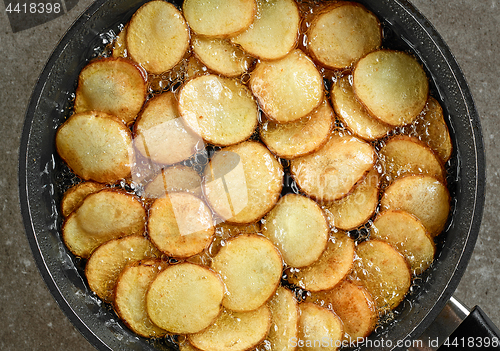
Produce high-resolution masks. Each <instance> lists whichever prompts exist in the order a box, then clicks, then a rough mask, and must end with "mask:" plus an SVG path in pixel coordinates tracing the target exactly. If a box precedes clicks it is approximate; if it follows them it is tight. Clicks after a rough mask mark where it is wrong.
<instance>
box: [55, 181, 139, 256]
mask: <svg viewBox="0 0 500 351" xmlns="http://www.w3.org/2000/svg"><path fill="white" fill-rule="evenodd" d="M145 222H146V210H145V209H144V207H143V205H142V204H141V202H140V201H139V200H138V199H137V197H135V196H133V195H130V194H127V193H125V192H122V191H117V190H112V189H104V190H101V191H99V192H97V193H93V194H90V195H88V196H87V197H86V198H85V199H84V200H83V202H82V204H81V205H80V206H79V207H78V208H77V209H76V210H75V211H74V212H72V213H71V214H70V215H69V217H68V218H67V219H66V221H65V222H64V224H63V227H62V236H63V240H64V243H65V244H66V246H67V247H68V249H69V250H70V251H71V252H72V253H73V254H74V255H76V256H80V257H83V258H87V257H89V256H90V254H91V253H92V252H93V251H94V250H95V249H96V248H97V247H98V246H99V245H101V244H102V243H105V242H106V241H109V240H111V239H115V238H120V237H123V236H126V235H131V234H142V233H144V229H145V228H144V227H145Z"/></svg>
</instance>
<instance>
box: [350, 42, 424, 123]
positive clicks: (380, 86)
mask: <svg viewBox="0 0 500 351" xmlns="http://www.w3.org/2000/svg"><path fill="white" fill-rule="evenodd" d="M353 87H354V93H355V94H356V96H357V97H358V99H359V100H360V101H361V103H362V104H363V105H364V106H365V107H366V109H367V110H368V111H369V113H370V114H371V115H372V116H374V117H376V118H379V119H380V120H381V121H382V122H384V123H387V124H390V125H393V126H398V125H403V124H408V123H411V122H413V121H414V120H415V118H416V117H417V116H418V114H419V113H420V112H422V110H423V108H424V106H425V103H426V101H427V96H428V94H429V82H428V80H427V76H426V75H425V71H424V69H423V68H422V66H421V65H420V63H419V62H418V61H417V60H416V59H415V58H414V57H413V56H411V55H409V54H407V53H405V52H401V51H391V50H378V51H375V52H372V53H369V54H368V55H366V56H365V57H363V58H362V59H361V60H359V61H358V63H357V64H356V67H355V69H354V73H353Z"/></svg>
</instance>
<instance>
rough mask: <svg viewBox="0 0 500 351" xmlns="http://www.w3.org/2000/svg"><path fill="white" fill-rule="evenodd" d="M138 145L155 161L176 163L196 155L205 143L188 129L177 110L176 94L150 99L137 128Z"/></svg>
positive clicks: (142, 152) (136, 141) (136, 138)
mask: <svg viewBox="0 0 500 351" xmlns="http://www.w3.org/2000/svg"><path fill="white" fill-rule="evenodd" d="M134 131H135V139H134V146H135V147H136V148H137V150H138V151H139V152H140V153H141V154H142V155H143V156H145V157H149V158H150V159H151V160H152V161H153V162H157V163H162V164H168V165H171V164H174V163H178V162H181V161H184V160H186V159H188V158H189V157H191V156H192V155H194V154H195V153H196V148H197V146H198V145H200V144H201V145H202V146H203V140H201V138H200V137H199V136H198V135H196V134H194V133H193V132H192V131H191V130H189V129H188V128H186V126H185V125H184V121H183V120H182V118H180V115H179V112H178V110H177V99H176V98H175V95H174V93H172V92H166V93H163V94H161V95H157V96H155V97H154V98H152V99H151V100H149V101H148V102H147V103H146V105H145V106H144V109H143V110H142V112H141V114H140V116H139V118H138V119H137V122H136V123H135V125H134Z"/></svg>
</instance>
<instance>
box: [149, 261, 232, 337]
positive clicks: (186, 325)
mask: <svg viewBox="0 0 500 351" xmlns="http://www.w3.org/2000/svg"><path fill="white" fill-rule="evenodd" d="M223 296H224V284H223V283H222V281H221V279H220V277H219V275H217V274H216V273H215V272H214V271H212V270H210V269H209V268H207V267H202V266H198V265H196V264H192V263H179V264H176V265H171V266H169V267H168V268H166V269H165V270H164V271H163V272H161V273H160V274H158V276H157V277H156V279H155V280H154V281H153V282H152V283H151V285H150V287H149V290H148V292H147V294H146V308H147V311H148V315H149V318H151V320H152V321H153V323H154V324H156V325H157V326H159V327H160V328H163V329H165V330H167V331H169V332H171V333H175V334H189V333H197V332H199V331H202V330H203V329H205V328H207V327H208V326H210V325H211V324H213V322H214V321H215V320H216V319H217V316H218V315H219V313H220V312H221V302H222V298H223Z"/></svg>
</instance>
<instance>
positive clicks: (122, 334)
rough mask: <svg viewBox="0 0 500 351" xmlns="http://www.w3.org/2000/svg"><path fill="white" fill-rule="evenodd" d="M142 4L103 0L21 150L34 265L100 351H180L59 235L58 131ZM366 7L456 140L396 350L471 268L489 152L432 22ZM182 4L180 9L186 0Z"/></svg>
mask: <svg viewBox="0 0 500 351" xmlns="http://www.w3.org/2000/svg"><path fill="white" fill-rule="evenodd" d="M144 2H145V0H97V1H96V2H95V3H94V4H93V5H92V6H90V7H89V8H88V9H87V11H86V12H85V13H84V14H83V15H82V16H81V17H80V18H79V19H78V20H77V21H76V22H75V23H74V24H73V26H72V27H71V28H70V29H69V31H68V32H67V33H66V35H65V36H64V37H63V39H62V40H61V42H60V43H59V44H58V46H57V47H56V49H55V50H54V52H53V54H52V56H51V57H50V59H49V60H48V62H47V64H46V66H45V68H44V70H43V72H42V74H41V76H40V78H39V80H38V82H37V84H36V87H35V89H34V91H33V94H32V97H31V101H30V104H29V106H28V109H27V113H26V119H25V124H24V129H23V134H22V138H21V146H20V153H19V154H20V156H19V189H20V201H21V210H22V215H23V220H24V225H25V229H26V234H27V237H28V240H29V243H30V246H31V249H32V251H33V255H34V258H35V261H36V264H37V266H38V268H39V270H40V272H41V274H42V276H43V278H44V280H45V282H46V284H47V286H48V288H49V290H50V291H51V293H52V295H53V296H54V298H55V299H56V301H57V302H58V304H59V305H60V307H61V309H62V310H63V311H64V313H65V314H66V316H67V317H68V318H69V319H70V320H71V322H72V323H73V324H74V325H75V327H76V328H77V329H78V330H79V331H80V332H81V333H82V334H83V335H84V337H85V338H87V340H88V341H89V342H90V343H91V344H92V345H94V346H95V347H96V348H97V349H99V350H123V349H128V350H174V349H175V346H174V344H173V342H172V340H171V339H168V338H167V339H165V340H154V341H150V340H146V339H143V338H141V337H138V336H137V335H135V334H134V333H132V332H131V331H129V330H128V329H127V328H126V327H125V326H124V325H123V324H122V323H121V322H120V321H119V320H118V318H117V317H116V315H115V314H114V312H113V311H112V309H111V308H110V307H109V306H107V305H105V304H102V303H101V302H100V301H99V300H98V299H97V298H95V297H94V295H93V294H92V293H91V291H90V289H89V287H88V285H87V283H86V279H85V275H84V272H83V268H84V262H82V261H80V260H79V259H77V258H74V257H73V256H72V255H71V254H70V253H69V252H68V250H67V249H66V248H65V246H64V244H63V243H62V241H61V236H60V227H61V223H62V219H61V215H60V213H59V210H58V206H59V202H60V200H61V197H62V194H63V190H64V189H65V187H67V186H68V184H70V183H71V182H73V181H74V179H73V178H71V176H68V170H67V168H66V166H65V165H64V164H63V162H62V161H61V160H60V159H59V157H58V156H57V153H56V151H55V145H54V139H55V132H56V129H57V127H58V126H59V125H60V124H61V123H62V122H63V121H64V120H65V118H67V117H68V116H69V114H70V113H71V104H72V99H73V98H74V92H75V89H76V82H77V77H78V74H79V72H80V70H81V69H82V68H83V67H84V66H85V65H86V63H87V62H88V61H89V60H90V59H92V58H94V57H96V56H97V55H98V54H99V53H101V52H102V51H103V50H104V48H105V46H106V44H108V43H109V42H110V40H112V38H113V37H114V34H115V33H118V31H119V30H120V28H121V25H123V24H125V23H126V22H127V21H128V19H130V17H131V16H132V14H133V13H134V12H135V10H137V9H138V8H139V7H140V6H141V5H142V4H143V3H144ZM359 2H361V3H362V4H364V5H365V6H366V7H367V8H368V9H370V10H371V11H373V12H374V13H375V14H376V15H377V16H378V17H379V18H380V19H381V21H382V23H383V29H384V35H385V38H386V39H385V42H384V46H387V47H390V48H393V49H397V50H406V51H410V52H412V53H413V54H414V55H416V56H417V57H418V58H419V59H420V61H421V62H422V63H423V65H424V68H425V70H426V72H427V75H428V77H429V79H430V84H431V94H432V95H433V96H434V97H435V98H436V99H437V100H439V101H440V102H441V104H442V106H443V109H444V113H445V117H446V121H447V123H448V126H449V129H450V133H451V135H452V139H453V142H454V144H453V147H454V153H453V155H452V159H451V161H449V163H448V165H447V168H448V172H449V176H448V179H447V181H448V184H449V189H450V192H451V195H452V198H453V201H452V213H451V216H450V219H449V222H448V225H447V228H446V230H445V231H444V233H443V234H441V235H440V236H439V237H438V242H437V255H436V260H435V262H434V264H433V266H432V267H431V269H429V270H427V271H426V272H424V274H422V275H421V276H420V277H419V278H418V279H417V280H416V283H415V284H414V285H413V286H412V288H411V291H410V293H409V295H408V298H407V299H406V300H405V302H404V303H402V304H401V305H400V306H399V307H398V308H397V310H396V311H395V312H394V314H393V315H392V316H391V320H388V321H386V322H385V323H384V324H383V325H382V326H381V327H380V328H377V330H376V332H375V333H373V334H372V335H371V336H370V337H369V340H371V341H379V343H378V344H376V345H377V347H373V349H377V350H382V349H387V350H388V349H397V347H396V346H397V341H403V340H412V339H414V338H416V337H418V336H419V335H420V334H421V333H422V332H423V331H424V330H425V329H426V328H427V327H428V326H429V324H430V323H431V322H432V321H433V320H434V319H435V318H436V316H437V315H438V314H439V313H440V311H441V310H442V309H443V307H444V306H445V304H446V303H447V301H448V300H449V299H450V297H451V296H452V293H453V291H454V290H455V289H456V287H457V285H458V283H459V281H460V279H461V277H462V275H463V273H464V271H465V268H466V265H467V263H468V261H469V258H470V256H471V254H472V250H473V248H474V244H475V242H476V239H477V235H478V232H479V226H480V222H481V216H482V212H483V206H484V195H485V193H484V190H485V154H484V146H483V139H482V133H481V127H480V123H479V118H478V115H477V111H476V109H475V107H474V102H473V100H472V97H471V94H470V92H469V89H468V86H467V84H466V82H465V79H464V76H463V74H462V72H461V70H460V68H459V66H458V64H457V63H456V61H455V59H454V57H453V55H452V54H451V52H450V50H449V49H448V47H447V46H446V44H445V43H444V41H443V39H442V38H441V37H440V36H439V34H438V33H437V32H436V30H435V29H434V28H433V27H432V25H431V24H430V23H429V22H428V21H427V20H426V19H425V18H424V17H423V15H421V14H420V13H419V12H418V11H417V10H416V9H415V8H414V7H413V6H412V5H411V4H410V3H409V2H408V1H406V0H360V1H359ZM176 5H178V6H180V5H181V4H180V1H179V2H177V3H176ZM380 341H384V343H383V344H381V343H380ZM389 341H390V342H389ZM372 345H375V344H372ZM365 348H366V347H365ZM367 349H370V348H367Z"/></svg>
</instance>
